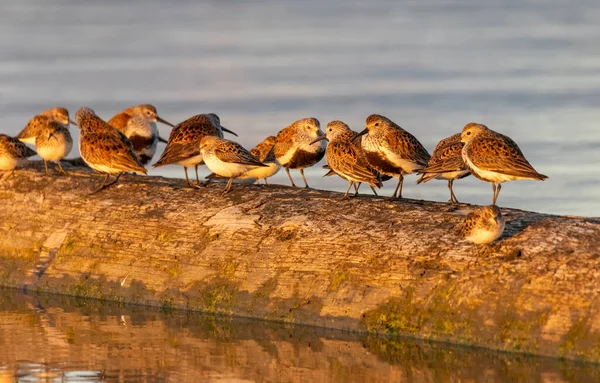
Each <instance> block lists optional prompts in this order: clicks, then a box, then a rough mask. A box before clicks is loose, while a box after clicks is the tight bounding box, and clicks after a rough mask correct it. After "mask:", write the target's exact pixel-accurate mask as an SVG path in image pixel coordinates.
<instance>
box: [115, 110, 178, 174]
mask: <svg viewBox="0 0 600 383" xmlns="http://www.w3.org/2000/svg"><path fill="white" fill-rule="evenodd" d="M157 122H161V123H163V124H165V125H169V126H171V127H174V125H173V124H171V123H170V122H168V121H165V120H163V119H162V118H161V117H160V116H159V115H158V114H157V112H156V108H155V107H154V106H153V105H149V104H142V105H137V106H132V107H130V108H127V109H125V110H124V111H122V112H120V113H118V114H116V115H115V116H113V117H112V118H111V119H110V120H108V124H109V125H110V126H112V127H113V128H117V129H118V130H120V131H121V132H123V134H125V135H126V136H127V138H128V139H129V141H131V144H132V145H133V150H134V151H135V154H136V155H137V156H138V158H139V159H140V162H141V163H142V165H146V164H147V163H148V162H150V160H151V159H152V157H153V156H154V153H155V152H156V146H157V145H158V141H159V140H160V139H161V137H160V136H159V134H158V127H157V126H156V123H157ZM163 141H164V140H163ZM164 142H166V141H164Z"/></svg>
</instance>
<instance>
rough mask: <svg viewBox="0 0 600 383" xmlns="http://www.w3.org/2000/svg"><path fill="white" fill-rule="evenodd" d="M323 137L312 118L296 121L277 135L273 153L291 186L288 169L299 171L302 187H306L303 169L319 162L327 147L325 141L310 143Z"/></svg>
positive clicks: (317, 122) (314, 119)
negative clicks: (302, 182) (302, 181)
mask: <svg viewBox="0 0 600 383" xmlns="http://www.w3.org/2000/svg"><path fill="white" fill-rule="evenodd" d="M323 135H324V133H323V132H322V131H321V125H320V123H319V120H317V119H316V118H313V117H309V118H303V119H302V120H298V121H296V122H294V123H293V124H291V125H290V126H288V127H287V128H284V129H282V130H281V131H280V132H279V133H277V137H276V138H275V148H274V149H273V152H274V153H275V158H277V161H279V163H280V164H281V166H283V167H284V168H285V171H286V173H287V175H288V178H289V179H290V182H291V183H292V186H296V184H294V180H293V179H292V176H291V174H290V169H299V170H300V174H301V175H302V179H303V180H304V186H306V187H308V182H307V181H306V177H305V176H304V169H306V168H308V167H311V166H313V165H314V164H316V163H317V162H319V161H321V159H322V158H323V156H324V155H325V147H326V146H327V144H326V142H325V141H320V142H315V143H312V142H313V141H314V140H315V139H317V138H319V137H321V136H323Z"/></svg>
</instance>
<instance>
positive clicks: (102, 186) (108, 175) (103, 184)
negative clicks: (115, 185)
mask: <svg viewBox="0 0 600 383" xmlns="http://www.w3.org/2000/svg"><path fill="white" fill-rule="evenodd" d="M109 177H110V174H109V173H106V176H104V180H103V181H102V185H100V187H99V188H98V189H96V190H94V191H93V192H92V193H91V194H94V193H98V192H99V191H101V190H104V189H106V188H107V187H109V186H110V185H112V184H108V185H107V184H106V181H108V178H109ZM115 182H116V181H115Z"/></svg>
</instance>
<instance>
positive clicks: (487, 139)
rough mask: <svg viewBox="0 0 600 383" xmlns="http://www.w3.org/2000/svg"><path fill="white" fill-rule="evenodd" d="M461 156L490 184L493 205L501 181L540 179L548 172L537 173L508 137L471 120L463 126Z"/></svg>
mask: <svg viewBox="0 0 600 383" xmlns="http://www.w3.org/2000/svg"><path fill="white" fill-rule="evenodd" d="M461 141H462V142H463V143H464V147H463V149H462V158H463V161H464V162H465V164H466V165H467V166H468V167H469V169H471V173H472V174H473V175H474V176H475V177H477V178H479V179H480V180H482V181H485V182H489V183H491V184H492V190H493V193H494V196H493V199H492V205H495V204H496V200H497V199H498V195H499V194H500V188H501V185H502V183H503V182H507V181H515V180H538V181H543V180H545V179H546V178H548V177H547V176H545V175H543V174H540V173H538V172H537V171H536V170H535V169H534V168H533V166H531V164H529V162H528V161H527V159H525V156H524V155H523V153H522V152H521V149H519V147H518V146H517V144H516V143H515V142H514V141H513V140H512V139H511V138H510V137H507V136H505V135H503V134H500V133H497V132H494V131H493V130H491V129H488V127H487V126H485V125H482V124H477V123H475V122H470V123H468V124H467V125H465V127H464V128H463V131H462V133H461Z"/></svg>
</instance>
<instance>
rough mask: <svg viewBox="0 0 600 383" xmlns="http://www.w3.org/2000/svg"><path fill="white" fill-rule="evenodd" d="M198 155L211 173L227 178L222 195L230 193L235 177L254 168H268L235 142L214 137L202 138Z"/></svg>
mask: <svg viewBox="0 0 600 383" xmlns="http://www.w3.org/2000/svg"><path fill="white" fill-rule="evenodd" d="M200 153H201V154H202V158H203V159H204V163H205V164H206V166H207V167H208V168H209V169H210V170H211V171H212V172H214V173H215V174H218V175H220V176H221V177H229V182H227V186H226V187H225V191H224V193H229V192H230V191H231V184H232V183H233V179H234V178H235V177H239V176H241V175H242V174H244V173H246V172H248V171H249V170H251V169H253V168H255V167H268V165H265V164H263V163H262V162H260V160H259V159H258V158H256V157H254V156H253V155H252V154H250V152H249V151H247V150H246V149H244V148H243V147H242V146H241V145H240V144H238V143H237V142H233V141H229V140H226V139H223V138H219V137H215V136H204V137H203V138H202V140H201V141H200Z"/></svg>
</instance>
